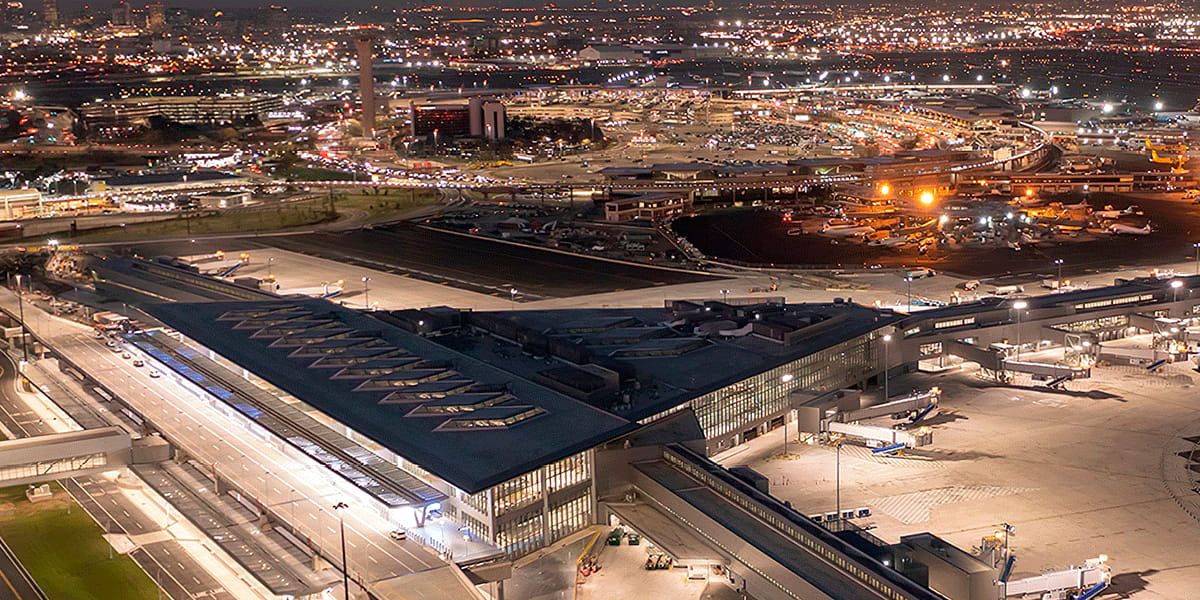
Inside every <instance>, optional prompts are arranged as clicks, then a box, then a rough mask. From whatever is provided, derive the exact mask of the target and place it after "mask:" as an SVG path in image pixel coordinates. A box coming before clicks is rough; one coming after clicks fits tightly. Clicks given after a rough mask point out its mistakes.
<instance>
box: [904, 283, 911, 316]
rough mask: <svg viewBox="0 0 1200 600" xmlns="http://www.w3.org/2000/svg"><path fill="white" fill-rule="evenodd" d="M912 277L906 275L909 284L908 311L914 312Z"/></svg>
mask: <svg viewBox="0 0 1200 600" xmlns="http://www.w3.org/2000/svg"><path fill="white" fill-rule="evenodd" d="M912 280H913V278H912V277H905V278H904V281H905V283H907V284H908V312H910V313H911V312H912Z"/></svg>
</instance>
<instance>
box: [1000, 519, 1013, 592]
mask: <svg viewBox="0 0 1200 600" xmlns="http://www.w3.org/2000/svg"><path fill="white" fill-rule="evenodd" d="M1000 527H1002V528H1003V529H1004V566H1005V567H1007V566H1008V552H1009V550H1008V538H1009V536H1011V535H1012V534H1013V531H1015V530H1016V528H1015V527H1013V526H1012V525H1011V524H1009V523H1008V522H1007V521H1005V522H1004V523H1001V524H1000ZM1004 597H1005V598H1008V579H1007V578H1005V580H1004Z"/></svg>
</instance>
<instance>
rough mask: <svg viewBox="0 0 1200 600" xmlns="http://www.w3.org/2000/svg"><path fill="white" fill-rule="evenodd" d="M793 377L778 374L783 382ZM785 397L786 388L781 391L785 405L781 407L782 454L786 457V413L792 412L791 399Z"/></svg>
mask: <svg viewBox="0 0 1200 600" xmlns="http://www.w3.org/2000/svg"><path fill="white" fill-rule="evenodd" d="M795 378H796V376H795V375H792V374H791V373H784V374H783V375H780V376H779V381H782V382H783V383H788V382H790V381H791V380H793V379H795ZM787 398H788V392H787V390H784V391H783V400H784V402H785V406H784V409H783V456H784V457H785V458H786V457H787V420H788V413H790V412H792V403H791V401H789V400H788V399H787Z"/></svg>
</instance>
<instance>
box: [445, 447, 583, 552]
mask: <svg viewBox="0 0 1200 600" xmlns="http://www.w3.org/2000/svg"><path fill="white" fill-rule="evenodd" d="M593 458H594V457H593V451H592V450H588V451H586V452H581V453H579V454H574V455H572V456H568V457H567V458H564V459H562V460H559V461H557V462H554V463H551V464H549V465H546V466H544V467H542V468H540V469H537V470H535V471H530V472H529V473H526V474H524V475H521V476H519V477H514V478H513V479H510V480H508V481H505V482H504V483H501V484H499V485H497V486H495V487H493V488H491V489H489V490H485V491H482V492H479V493H478V494H465V493H463V492H461V491H457V492H456V493H455V494H454V495H453V497H454V499H455V501H456V504H457V509H458V510H456V511H454V512H455V514H456V515H457V516H456V519H457V520H458V522H459V523H461V524H462V525H465V526H466V527H467V528H469V529H470V530H471V531H472V532H473V533H475V535H477V536H479V537H480V538H482V539H485V540H487V541H488V542H491V543H493V544H495V545H496V546H498V547H499V548H500V549H501V550H503V551H504V552H505V553H506V554H508V555H509V556H510V557H513V558H516V557H519V556H523V555H525V554H528V553H530V552H533V551H534V550H538V549H540V548H543V547H545V546H546V545H547V544H551V543H554V542H556V541H558V540H560V539H562V538H564V537H566V536H568V535H571V534H572V533H575V532H576V531H579V530H580V529H583V528H584V527H587V526H588V525H590V524H591V523H592V522H593V521H594V520H595V498H594V495H593V489H592V460H593Z"/></svg>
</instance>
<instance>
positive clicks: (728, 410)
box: [132, 300, 901, 557]
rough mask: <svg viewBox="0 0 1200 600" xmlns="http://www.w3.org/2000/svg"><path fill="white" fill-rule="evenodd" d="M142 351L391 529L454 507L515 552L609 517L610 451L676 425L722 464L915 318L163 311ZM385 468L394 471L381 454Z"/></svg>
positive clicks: (798, 310) (768, 307)
mask: <svg viewBox="0 0 1200 600" xmlns="http://www.w3.org/2000/svg"><path fill="white" fill-rule="evenodd" d="M148 309H149V310H150V312H151V313H152V314H154V315H155V316H156V317H157V318H159V319H160V320H162V321H163V322H164V323H165V324H167V325H168V326H170V327H171V328H173V329H174V332H173V335H172V334H167V333H163V332H162V331H155V330H151V331H149V332H146V333H144V334H140V335H138V336H135V338H134V339H133V340H132V341H133V343H134V345H135V346H136V347H137V348H138V349H139V350H142V351H143V352H145V353H146V355H147V356H149V357H150V358H153V359H154V360H155V361H157V362H159V363H161V364H163V365H165V366H166V367H167V368H168V369H170V371H172V372H173V376H175V377H177V378H180V379H183V380H188V381H190V383H191V384H193V387H194V388H195V389H196V390H197V391H198V394H200V395H206V396H211V397H210V398H208V400H209V401H212V402H222V403H225V404H227V405H228V408H229V409H232V410H234V411H237V412H238V413H239V414H241V415H243V416H244V417H245V418H246V419H248V420H249V421H250V422H252V423H253V424H252V425H251V428H252V429H254V428H257V427H263V428H266V429H269V430H272V431H273V432H274V433H275V434H276V435H277V436H279V437H281V438H283V439H285V440H287V441H288V443H289V444H291V445H292V446H294V450H295V451H297V452H300V453H303V454H306V455H308V456H313V457H318V458H322V459H324V461H325V462H326V464H328V465H329V466H330V467H331V468H332V469H333V470H335V471H337V472H339V473H342V474H344V475H346V476H347V480H348V481H349V482H351V483H353V484H354V485H355V486H356V487H358V488H359V489H360V490H362V491H363V493H364V494H366V495H367V496H369V497H371V498H372V499H373V500H374V501H376V503H377V504H378V505H379V506H380V507H381V508H380V511H381V512H383V513H384V514H386V516H387V517H388V518H389V520H390V521H392V522H394V523H396V524H397V525H401V526H405V527H418V526H419V525H420V524H421V522H422V520H423V519H424V518H425V516H426V515H427V514H429V511H431V510H434V509H437V510H439V511H440V512H441V513H442V514H444V515H446V516H448V517H450V518H452V519H453V520H454V521H455V522H457V523H460V524H461V525H464V526H466V527H467V528H469V529H470V531H471V532H472V533H473V534H474V535H475V536H477V537H478V538H479V539H480V540H483V541H485V542H487V543H488V544H492V545H494V546H495V547H497V548H498V549H500V550H502V551H503V552H504V553H505V554H506V555H508V556H510V557H517V556H521V555H524V554H527V553H529V552H532V551H534V550H537V549H540V548H542V547H544V546H546V545H548V544H551V543H553V542H554V541H556V540H559V539H562V538H564V537H566V536H568V535H570V534H572V533H574V532H576V531H579V530H580V529H583V528H584V527H587V526H589V525H591V524H593V523H595V522H598V521H599V517H598V513H597V493H596V482H595V479H596V478H595V461H596V457H595V453H596V449H597V448H598V447H600V446H602V445H603V444H606V443H610V442H613V441H614V440H617V439H619V438H621V437H622V436H624V435H626V434H628V433H630V432H632V431H634V430H636V429H638V427H639V424H645V423H654V422H657V421H660V420H663V419H665V418H667V417H669V416H671V415H673V414H675V413H679V412H681V411H684V410H690V411H691V412H694V414H695V415H696V419H697V421H698V423H699V426H700V428H701V430H702V431H703V435H704V438H705V440H706V441H705V445H706V448H705V449H706V450H707V451H709V452H715V451H718V450H720V449H722V448H728V447H732V446H733V445H735V444H737V443H740V442H741V441H744V440H747V439H751V438H753V437H755V436H757V435H759V434H760V433H762V432H765V431H766V430H767V429H769V428H771V427H777V426H778V425H779V424H780V423H781V422H782V419H783V418H784V415H785V414H787V411H788V408H789V407H790V406H791V405H792V404H793V403H794V402H796V401H797V398H799V397H807V396H814V397H815V396H819V395H821V394H824V393H826V392H830V391H835V390H838V389H841V388H844V387H847V386H852V385H855V384H857V383H859V382H861V381H862V380H864V379H867V378H870V377H871V376H873V375H875V374H876V372H877V371H878V370H879V369H880V368H881V366H882V363H881V360H882V358H881V350H880V344H881V343H882V342H880V340H879V337H880V336H881V335H882V333H881V332H882V331H883V330H884V329H886V328H889V327H890V326H891V324H892V323H894V322H895V321H898V320H899V319H900V318H901V315H898V314H892V313H886V312H879V311H876V310H873V309H869V308H865V307H861V306H857V305H854V304H851V303H837V304H824V305H794V306H788V305H784V304H779V303H762V304H755V305H750V306H734V305H731V304H724V303H720V302H710V303H703V302H674V303H672V305H671V306H670V307H668V308H666V309H642V310H611V311H610V310H565V311H520V312H462V311H457V310H453V309H446V308H434V309H425V310H419V311H418V310H411V311H398V312H391V313H388V312H381V313H375V314H368V313H362V312H358V311H353V310H348V309H344V308H341V307H338V306H335V305H333V304H330V303H328V302H325V301H321V300H301V301H277V302H270V301H268V302H260V301H251V302H207V303H191V304H182V303H176V304H161V305H154V306H151V307H148ZM380 459H381V460H380Z"/></svg>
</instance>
